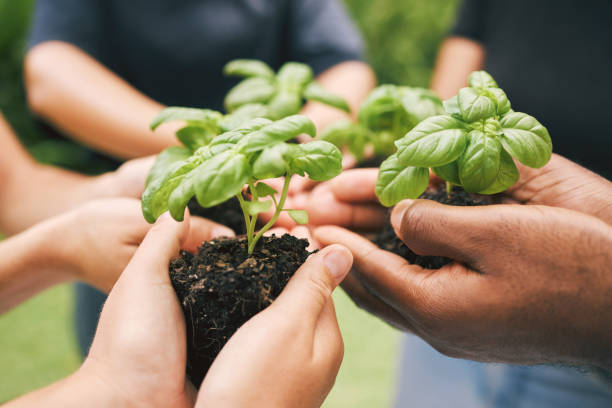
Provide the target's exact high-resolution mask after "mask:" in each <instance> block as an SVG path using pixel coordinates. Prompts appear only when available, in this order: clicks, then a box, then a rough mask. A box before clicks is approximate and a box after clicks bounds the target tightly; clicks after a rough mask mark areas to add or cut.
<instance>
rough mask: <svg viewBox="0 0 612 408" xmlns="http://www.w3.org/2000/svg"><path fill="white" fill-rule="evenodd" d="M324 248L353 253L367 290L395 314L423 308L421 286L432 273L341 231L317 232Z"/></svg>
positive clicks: (320, 228) (354, 235)
mask: <svg viewBox="0 0 612 408" xmlns="http://www.w3.org/2000/svg"><path fill="white" fill-rule="evenodd" d="M313 234H314V237H315V238H316V239H317V240H318V241H319V242H320V243H321V245H329V244H340V245H342V246H344V247H346V248H348V249H349V251H351V252H352V253H353V259H354V262H353V266H354V268H355V269H356V270H357V272H358V273H359V277H360V279H361V281H362V282H363V284H364V286H365V287H367V288H368V289H369V290H371V291H372V292H373V293H374V294H376V296H377V297H379V298H380V299H385V302H386V303H387V304H388V305H389V306H391V307H392V308H393V309H395V310H398V311H400V310H403V309H404V308H406V306H407V305H408V306H409V307H410V306H415V307H416V306H419V305H420V301H419V300H420V298H422V297H423V296H425V295H426V294H425V293H423V291H422V289H421V285H420V282H421V281H422V279H423V278H424V277H426V276H427V275H428V274H429V273H430V271H427V270H424V269H423V268H421V267H420V266H417V265H411V264H409V263H408V261H406V260H405V259H404V258H402V257H401V256H399V255H395V254H393V253H391V252H387V251H383V250H382V249H380V248H378V247H377V246H376V245H375V244H373V243H372V242H370V241H368V240H367V239H365V238H363V237H361V236H360V235H358V234H355V233H353V232H351V231H348V230H345V229H343V228H339V227H331V226H330V227H319V228H316V229H315V230H314V231H313Z"/></svg>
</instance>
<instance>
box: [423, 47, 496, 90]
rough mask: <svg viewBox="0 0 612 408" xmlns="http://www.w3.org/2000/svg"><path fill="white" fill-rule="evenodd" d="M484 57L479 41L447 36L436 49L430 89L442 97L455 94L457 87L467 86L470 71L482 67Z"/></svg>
mask: <svg viewBox="0 0 612 408" xmlns="http://www.w3.org/2000/svg"><path fill="white" fill-rule="evenodd" d="M484 58H485V51H484V47H483V46H482V45H481V44H480V43H477V42H476V41H473V40H469V39H467V38H463V37H449V38H447V39H446V40H444V42H443V43H442V45H441V46H440V50H439V51H438V57H437V58H436V64H435V67H434V72H433V75H432V78H431V89H433V90H434V91H435V92H436V93H437V94H438V95H439V96H440V98H442V99H448V98H450V97H452V96H454V95H456V94H457V92H458V91H459V89H461V88H463V87H465V86H467V78H468V76H469V75H470V73H471V72H472V71H477V70H479V69H482V67H483V65H484Z"/></svg>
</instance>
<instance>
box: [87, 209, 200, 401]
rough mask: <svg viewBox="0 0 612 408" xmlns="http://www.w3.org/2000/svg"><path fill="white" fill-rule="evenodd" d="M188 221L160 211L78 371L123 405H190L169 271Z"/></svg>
mask: <svg viewBox="0 0 612 408" xmlns="http://www.w3.org/2000/svg"><path fill="white" fill-rule="evenodd" d="M189 225H190V224H189V222H188V221H187V222H183V223H177V222H175V221H174V220H172V219H171V218H170V217H169V216H168V214H165V215H163V216H162V217H160V219H159V221H158V222H157V223H156V224H155V226H154V227H153V228H151V230H150V231H149V233H148V234H147V236H146V238H145V239H144V241H143V242H142V245H141V246H140V248H138V251H136V254H135V255H134V257H133V258H132V260H131V261H130V263H129V265H128V266H127V267H126V268H125V271H124V272H123V274H122V275H121V277H120V278H119V280H118V281H117V284H116V285H115V287H114V288H113V290H112V291H111V293H110V295H109V297H108V300H107V301H106V304H105V305H104V309H103V310H102V314H101V317H100V323H99V324H98V329H97V331H96V337H95V338H94V341H93V344H92V346H91V350H90V352H89V355H88V356H87V359H86V360H85V362H84V363H83V366H82V367H81V369H80V370H79V371H80V374H81V375H85V376H90V377H91V378H93V379H96V380H98V382H99V384H100V387H103V388H105V389H106V390H108V393H109V394H110V395H114V396H116V398H120V399H121V400H122V401H123V403H124V404H125V405H129V404H134V405H135V406H151V407H156V406H159V407H190V406H193V396H194V390H193V387H192V386H191V385H190V384H189V383H188V381H187V380H186V377H185V366H186V356H187V350H186V339H185V323H184V318H183V312H182V310H181V307H180V305H179V303H178V300H177V297H176V294H175V292H174V289H173V288H172V284H171V283H170V277H169V274H168V264H169V262H170V259H171V258H172V257H174V256H176V255H178V251H179V248H180V247H181V246H184V244H185V242H186V240H187V237H188V232H189V230H190V228H189ZM193 232H194V233H199V231H197V230H194V231H193ZM204 238H206V237H205V236H202V235H201V236H200V237H199V239H200V240H202V239H204ZM119 405H120V406H121V404H119Z"/></svg>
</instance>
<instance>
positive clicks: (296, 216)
mask: <svg viewBox="0 0 612 408" xmlns="http://www.w3.org/2000/svg"><path fill="white" fill-rule="evenodd" d="M285 211H287V213H288V214H289V216H290V217H291V219H292V220H293V221H295V222H297V223H298V224H300V225H305V224H308V213H307V212H306V211H304V210H285Z"/></svg>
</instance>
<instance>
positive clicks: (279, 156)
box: [253, 143, 295, 180]
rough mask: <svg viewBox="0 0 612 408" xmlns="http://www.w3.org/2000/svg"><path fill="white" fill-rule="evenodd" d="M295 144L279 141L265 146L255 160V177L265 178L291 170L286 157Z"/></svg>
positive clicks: (281, 174)
mask: <svg viewBox="0 0 612 408" xmlns="http://www.w3.org/2000/svg"><path fill="white" fill-rule="evenodd" d="M294 148H295V145H290V144H288V143H277V144H275V145H272V146H270V147H267V148H265V149H264V150H263V151H262V152H261V154H260V155H259V156H258V157H257V158H256V159H255V161H254V162H253V177H254V178H255V179H256V180H265V179H269V178H275V177H280V176H284V175H285V174H287V171H288V170H289V164H287V160H286V157H287V156H288V153H289V151H291V150H292V149H294Z"/></svg>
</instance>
